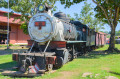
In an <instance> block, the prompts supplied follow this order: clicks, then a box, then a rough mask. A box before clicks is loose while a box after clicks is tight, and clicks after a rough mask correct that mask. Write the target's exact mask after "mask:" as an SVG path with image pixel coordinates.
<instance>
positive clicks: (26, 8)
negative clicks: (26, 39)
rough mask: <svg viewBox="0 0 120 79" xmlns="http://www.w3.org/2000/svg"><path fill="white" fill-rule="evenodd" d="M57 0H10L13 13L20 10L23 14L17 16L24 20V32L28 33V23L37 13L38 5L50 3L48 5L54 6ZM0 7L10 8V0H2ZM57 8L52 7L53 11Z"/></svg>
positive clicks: (0, 0)
mask: <svg viewBox="0 0 120 79" xmlns="http://www.w3.org/2000/svg"><path fill="white" fill-rule="evenodd" d="M56 1H57V0H10V2H9V5H10V9H11V10H12V12H11V14H12V13H14V12H18V13H20V14H21V16H20V17H17V18H15V20H16V19H20V21H24V22H25V23H23V24H22V25H21V29H23V32H25V34H27V33H26V32H27V31H26V30H27V25H28V22H29V19H30V17H31V16H33V15H34V14H36V13H37V10H36V7H38V5H39V4H45V3H48V5H50V6H52V7H54V4H55V2H56ZM0 7H4V8H8V1H7V0H0ZM55 10H56V7H54V8H53V9H52V12H53V11H55Z"/></svg>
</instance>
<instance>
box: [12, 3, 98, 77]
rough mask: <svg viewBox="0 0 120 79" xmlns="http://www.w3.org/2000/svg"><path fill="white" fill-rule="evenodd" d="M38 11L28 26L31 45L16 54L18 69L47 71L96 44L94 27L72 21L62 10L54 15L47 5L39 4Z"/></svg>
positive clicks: (27, 71)
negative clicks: (26, 49) (24, 50)
mask: <svg viewBox="0 0 120 79" xmlns="http://www.w3.org/2000/svg"><path fill="white" fill-rule="evenodd" d="M37 11H38V12H37V14H35V15H34V16H33V17H32V18H31V19H30V21H29V25H28V31H29V35H30V37H31V40H33V44H32V46H31V48H30V49H29V51H28V52H26V53H13V60H14V61H17V62H18V66H17V67H16V69H18V71H19V72H22V73H27V74H40V73H45V71H50V70H52V69H53V68H60V67H62V66H63V65H64V64H65V63H67V62H69V61H71V60H73V59H74V58H77V57H78V56H80V55H83V54H85V53H86V52H87V51H90V50H91V48H95V47H96V43H95V40H96V37H95V36H96V32H95V31H94V29H90V28H89V27H88V26H86V25H84V24H82V23H81V22H79V21H71V20H70V19H69V18H68V17H67V16H66V15H65V14H64V13H62V12H58V13H55V14H54V15H52V13H51V7H49V6H47V5H42V4H41V5H39V6H38V8H37ZM14 74H15V73H14ZM15 75H17V73H16V74H15Z"/></svg>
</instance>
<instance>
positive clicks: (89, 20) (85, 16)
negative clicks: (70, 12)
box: [74, 2, 104, 31]
mask: <svg viewBox="0 0 120 79" xmlns="http://www.w3.org/2000/svg"><path fill="white" fill-rule="evenodd" d="M84 4H85V5H84V6H83V8H82V10H81V12H80V14H77V13H75V14H74V15H75V16H76V17H75V19H76V20H79V21H80V22H82V23H83V24H86V25H88V26H89V27H90V28H91V29H94V28H95V30H96V31H99V30H100V29H104V27H103V25H104V22H102V20H101V19H99V18H95V17H94V13H93V8H92V7H91V4H88V3H86V2H84Z"/></svg>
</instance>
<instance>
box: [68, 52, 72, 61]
mask: <svg viewBox="0 0 120 79" xmlns="http://www.w3.org/2000/svg"><path fill="white" fill-rule="evenodd" d="M68 60H69V61H72V55H71V54H70V53H69V56H68Z"/></svg>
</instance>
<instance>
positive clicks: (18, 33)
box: [10, 25, 30, 44]
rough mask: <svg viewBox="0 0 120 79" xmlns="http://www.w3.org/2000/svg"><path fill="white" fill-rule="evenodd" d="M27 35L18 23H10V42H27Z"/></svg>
mask: <svg viewBox="0 0 120 79" xmlns="http://www.w3.org/2000/svg"><path fill="white" fill-rule="evenodd" d="M29 39H30V37H29V35H26V34H24V33H23V31H22V30H21V29H20V25H12V26H11V32H10V44H27V40H29Z"/></svg>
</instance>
